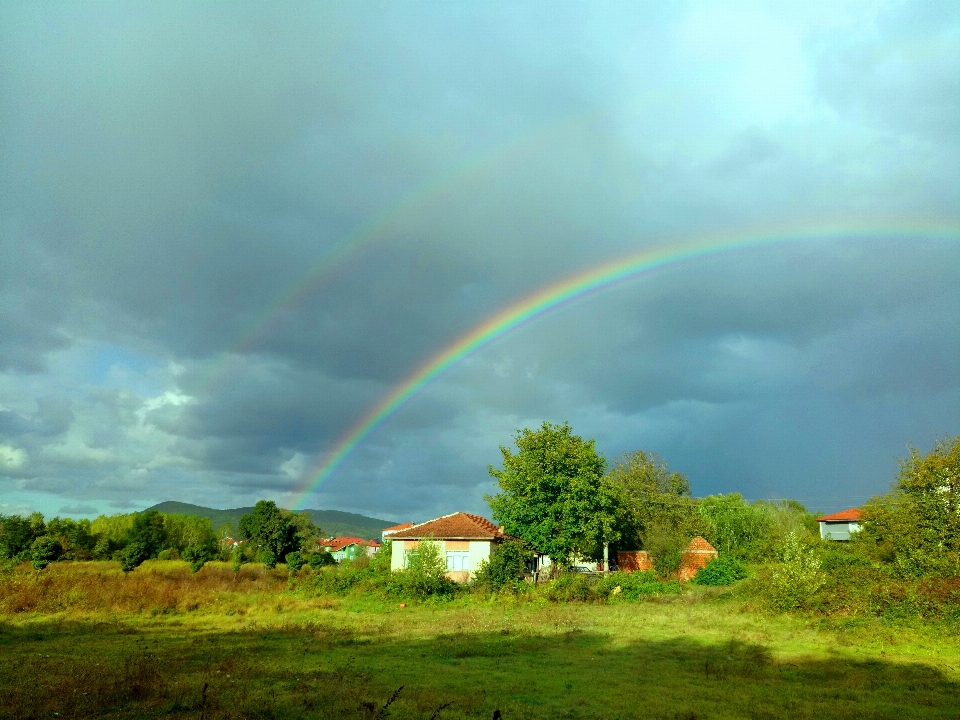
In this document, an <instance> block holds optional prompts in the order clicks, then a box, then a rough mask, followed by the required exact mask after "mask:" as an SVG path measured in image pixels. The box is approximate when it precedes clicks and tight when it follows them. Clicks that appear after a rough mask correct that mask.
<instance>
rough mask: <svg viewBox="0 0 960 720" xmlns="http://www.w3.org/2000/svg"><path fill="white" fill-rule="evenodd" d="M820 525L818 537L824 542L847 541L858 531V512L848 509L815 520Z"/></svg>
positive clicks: (855, 509)
mask: <svg viewBox="0 0 960 720" xmlns="http://www.w3.org/2000/svg"><path fill="white" fill-rule="evenodd" d="M817 522H818V523H820V537H821V538H823V539H824V540H849V539H850V536H851V535H852V534H853V533H855V532H857V531H858V530H859V529H860V510H859V509H858V508H848V509H846V510H841V511H840V512H835V513H833V514H832V515H824V516H823V517H820V518H817Z"/></svg>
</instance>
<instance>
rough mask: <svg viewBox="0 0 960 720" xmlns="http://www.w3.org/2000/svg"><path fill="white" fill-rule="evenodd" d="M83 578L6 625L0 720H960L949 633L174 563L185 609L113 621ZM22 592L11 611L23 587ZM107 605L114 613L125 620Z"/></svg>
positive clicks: (178, 604)
mask: <svg viewBox="0 0 960 720" xmlns="http://www.w3.org/2000/svg"><path fill="white" fill-rule="evenodd" d="M84 566H85V567H78V568H77V570H76V572H75V573H73V572H70V571H68V570H64V569H59V570H58V572H60V573H61V575H60V576H59V580H58V581H57V583H54V582H53V581H50V583H52V584H51V585H49V586H48V587H46V590H45V592H53V591H54V589H55V590H56V592H57V593H60V596H62V597H63V598H64V600H63V601H62V602H61V603H60V607H61V609H59V610H53V609H52V608H53V605H51V604H50V601H47V600H45V601H44V602H45V603H46V605H44V607H45V608H46V609H45V610H41V611H38V610H24V611H21V612H11V611H7V612H6V613H5V614H3V615H0V716H2V717H11V718H41V717H43V718H50V717H59V718H86V717H117V718H119V717H124V718H134V717H171V718H201V717H202V718H205V719H207V718H374V717H380V718H387V717H389V718H398V719H399V718H418V719H422V720H428V719H429V718H435V719H437V720H439V719H440V718H443V719H448V720H449V719H453V718H487V719H489V718H491V717H493V714H494V711H495V710H499V711H500V712H501V714H502V717H503V718H504V719H505V720H511V719H512V718H608V719H611V720H612V719H614V718H711V719H713V718H817V719H818V720H820V719H822V718H856V719H857V720H862V719H864V718H898V719H907V718H956V717H958V713H960V700H958V697H960V672H958V669H960V641H958V638H957V636H956V632H955V631H952V634H947V631H946V629H945V626H916V627H911V628H898V627H892V626H889V625H885V624H883V623H882V622H881V621H879V620H873V619H856V620H837V621H830V622H822V621H821V622H819V623H817V622H814V621H813V620H811V619H810V618H805V617H791V616H766V615H762V614H759V613H756V612H752V611H747V610H745V608H744V605H743V603H742V601H740V600H738V599H736V598H735V597H734V596H732V595H730V594H724V593H722V592H720V593H718V592H717V591H715V590H702V589H697V590H691V591H686V592H685V593H684V594H682V595H679V596H667V597H663V598H660V599H658V600H653V601H646V602H640V603H617V604H577V603H571V604H553V603H549V602H546V601H543V600H538V601H534V602H527V601H511V600H510V599H500V598H494V599H482V598H479V597H477V596H470V597H466V598H461V599H458V600H454V601H451V602H446V603H424V604H416V603H408V607H406V608H401V607H399V604H400V603H399V602H391V601H387V600H382V599H377V598H375V597H363V596H360V597H348V598H340V599H335V598H315V599H310V598H304V597H299V596H295V595H291V594H290V593H289V592H287V591H286V589H285V582H284V581H283V579H282V576H281V575H280V574H275V575H269V574H267V575H263V576H260V577H258V578H256V579H248V581H247V584H246V585H244V584H243V580H242V579H241V581H240V582H239V584H238V588H239V589H238V590H229V589H228V590H225V589H223V588H224V587H227V586H226V585H217V584H216V583H215V582H214V581H215V580H216V578H217V576H216V573H217V572H221V570H222V569H218V568H211V569H210V571H209V572H208V571H207V569H204V570H202V571H201V573H199V574H198V576H203V574H204V573H207V577H206V578H203V577H194V576H190V575H184V574H181V573H180V572H179V570H177V571H176V572H174V569H175V568H174V566H173V565H172V564H166V565H155V566H153V567H147V568H145V569H144V574H145V575H149V582H150V583H151V584H150V585H143V586H142V587H143V588H146V589H145V590H144V592H152V593H159V594H158V595H157V597H161V596H162V592H166V591H167V590H169V588H167V589H165V586H164V583H169V584H175V585H176V593H179V595H176V593H174V592H173V591H172V590H170V591H169V592H168V594H169V595H170V596H171V597H181V596H182V598H185V600H182V601H178V600H171V601H170V603H168V604H167V605H164V606H162V607H160V609H159V611H158V610H157V606H156V605H150V604H144V605H143V607H142V608H139V609H135V610H129V609H128V610H123V609H120V610H116V609H112V610H111V609H109V608H107V607H104V606H100V605H97V606H94V605H92V604H91V603H92V602H93V599H92V598H88V599H87V600H82V599H81V600H70V598H69V593H70V585H69V583H68V582H67V579H68V578H69V577H72V576H73V575H76V577H78V578H80V579H81V580H82V582H84V583H86V584H88V585H89V584H90V583H91V582H92V581H91V577H92V575H91V574H92V573H94V568H95V567H96V566H95V565H94V564H84ZM81 570H82V572H81ZM137 572H140V571H137ZM107 575H108V574H107V573H105V574H104V577H105V578H107V579H104V580H102V581H101V582H102V588H103V590H102V591H101V594H102V592H106V591H107V590H109V583H110V582H116V583H118V584H119V583H125V582H128V581H134V580H135V581H137V582H141V583H146V582H147V581H146V580H136V578H133V577H130V578H122V577H121V576H115V575H109V577H107ZM51 577H57V576H51ZM109 578H115V580H110V579H109ZM2 582H4V579H2V578H0V583H2ZM223 582H224V583H226V582H228V580H227V576H226V575H225V576H224V580H223ZM271 582H272V583H273V584H272V585H270V584H269V583H271ZM191 583H195V585H196V587H194V586H192V585H191ZM138 587H140V586H138ZM197 587H203V588H206V591H205V592H206V594H198V593H199V590H197V589H196V588H197ZM17 592H18V593H20V595H18V597H20V598H21V600H22V596H23V593H24V592H25V591H24V590H23V589H22V588H21V589H20V590H18V591H17ZM114 592H115V597H117V598H119V599H118V600H116V602H117V603H118V604H117V606H116V607H118V608H124V607H127V605H125V603H126V602H127V601H126V600H124V599H123V597H122V596H121V595H120V594H119V593H118V591H114ZM171 593H172V594H171ZM77 597H79V596H77ZM0 598H2V592H0ZM71 603H73V604H71ZM0 607H4V606H3V605H0ZM88 608H94V609H88ZM204 687H206V690H204ZM401 687H402V690H400V691H399V693H397V691H398V689H399V688H401ZM392 696H395V698H396V699H395V700H394V702H392V703H391V704H389V705H387V703H388V701H389V700H390V698H391V697H392Z"/></svg>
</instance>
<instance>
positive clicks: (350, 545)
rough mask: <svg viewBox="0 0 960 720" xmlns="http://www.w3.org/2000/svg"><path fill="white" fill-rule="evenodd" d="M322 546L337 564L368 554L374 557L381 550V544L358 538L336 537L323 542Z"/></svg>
mask: <svg viewBox="0 0 960 720" xmlns="http://www.w3.org/2000/svg"><path fill="white" fill-rule="evenodd" d="M320 545H321V546H322V547H323V549H324V550H326V551H327V552H328V553H330V554H331V555H333V559H334V560H336V561H337V562H343V561H344V560H353V559H355V558H358V557H360V556H361V555H363V554H366V555H367V556H368V557H373V556H374V554H376V552H377V551H378V550H379V549H380V543H379V542H377V541H376V540H364V539H363V538H358V537H335V538H328V539H326V540H322V541H321V542H320Z"/></svg>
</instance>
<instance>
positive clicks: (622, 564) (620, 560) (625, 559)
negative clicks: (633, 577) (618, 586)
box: [617, 550, 653, 572]
mask: <svg viewBox="0 0 960 720" xmlns="http://www.w3.org/2000/svg"><path fill="white" fill-rule="evenodd" d="M617 570H619V571H620V572H638V571H641V570H653V560H651V559H650V553H648V552H647V551H646V550H626V551H623V552H618V553H617Z"/></svg>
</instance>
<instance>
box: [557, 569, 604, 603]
mask: <svg viewBox="0 0 960 720" xmlns="http://www.w3.org/2000/svg"><path fill="white" fill-rule="evenodd" d="M596 597H597V596H596V593H595V592H594V590H593V586H592V584H591V583H590V578H589V577H587V576H586V575H584V574H582V573H575V572H565V573H563V574H561V575H560V576H559V577H558V578H557V579H556V580H551V581H550V583H549V585H548V586H547V598H548V599H549V600H550V601H551V602H571V601H576V602H587V601H589V600H595V599H596Z"/></svg>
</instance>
